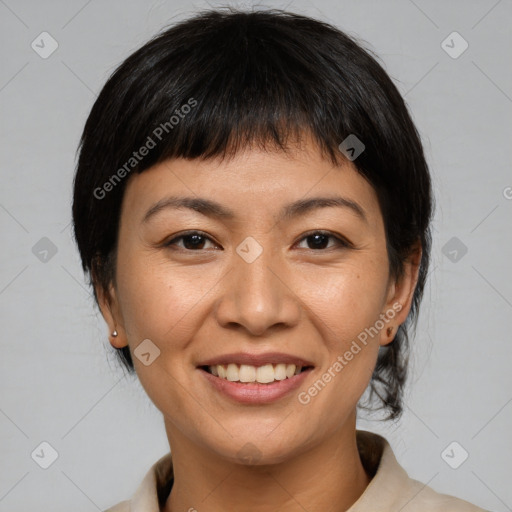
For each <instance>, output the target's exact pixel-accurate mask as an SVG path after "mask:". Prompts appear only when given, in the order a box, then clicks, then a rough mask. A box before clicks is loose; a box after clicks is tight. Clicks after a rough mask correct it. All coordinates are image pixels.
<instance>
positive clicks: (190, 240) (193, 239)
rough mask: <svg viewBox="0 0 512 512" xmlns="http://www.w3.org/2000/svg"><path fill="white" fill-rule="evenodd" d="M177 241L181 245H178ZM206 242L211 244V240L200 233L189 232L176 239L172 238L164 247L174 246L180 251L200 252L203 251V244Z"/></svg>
mask: <svg viewBox="0 0 512 512" xmlns="http://www.w3.org/2000/svg"><path fill="white" fill-rule="evenodd" d="M178 241H183V243H182V245H179V244H178ZM208 241H210V242H211V241H212V240H211V239H210V238H208V237H207V236H206V235H204V234H203V233H201V232H200V231H191V232H189V233H185V234H182V235H180V236H178V237H176V238H173V239H172V240H169V242H166V243H165V246H166V247H170V246H176V247H178V248H180V249H185V250H188V251H195V250H199V251H201V250H203V249H205V244H206V243H207V242H208Z"/></svg>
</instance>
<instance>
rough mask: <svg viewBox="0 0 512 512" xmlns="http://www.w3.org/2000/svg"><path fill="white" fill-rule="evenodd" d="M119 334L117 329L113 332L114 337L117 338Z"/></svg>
mask: <svg viewBox="0 0 512 512" xmlns="http://www.w3.org/2000/svg"><path fill="white" fill-rule="evenodd" d="M117 334H118V333H117V331H116V330H114V332H113V333H112V337H113V338H117Z"/></svg>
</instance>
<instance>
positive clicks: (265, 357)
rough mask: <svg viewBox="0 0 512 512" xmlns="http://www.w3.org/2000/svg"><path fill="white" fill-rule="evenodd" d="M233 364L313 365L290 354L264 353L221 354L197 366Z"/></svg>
mask: <svg viewBox="0 0 512 512" xmlns="http://www.w3.org/2000/svg"><path fill="white" fill-rule="evenodd" d="M229 363H234V364H237V365H241V364H247V365H251V366H263V365H265V364H281V363H282V364H294V365H295V366H313V363H311V362H310V361H307V360H306V359H303V358H302V357H297V356H294V355H291V354H283V353H281V352H265V353H263V354H251V353H248V352H236V353H232V354H223V355H221V356H217V357H212V358H211V359H208V360H206V361H203V362H201V363H200V364H198V366H215V365H218V364H222V365H227V364H229Z"/></svg>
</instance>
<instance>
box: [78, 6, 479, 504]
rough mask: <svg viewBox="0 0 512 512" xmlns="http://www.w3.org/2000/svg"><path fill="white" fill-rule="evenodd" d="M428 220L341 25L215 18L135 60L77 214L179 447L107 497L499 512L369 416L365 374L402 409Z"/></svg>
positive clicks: (426, 190)
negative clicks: (470, 498) (442, 484)
mask: <svg viewBox="0 0 512 512" xmlns="http://www.w3.org/2000/svg"><path fill="white" fill-rule="evenodd" d="M431 216H432V197H431V182H430V176H429V171H428V167H427V164H426V161H425V158H424V154H423V149H422V146H421V142H420V139H419V136H418V133H417V131H416V129H415V127H414V125H413V123H412V121H411V118H410V116H409V113H408V111H407V108H406V106H405V104H404V101H403V100H402V98H401V97H400V94H399V93H398V91H397V89H396V87H395V86H394V85H393V83H392V81H391V80H390V78H389V77H388V76H387V74H386V73H385V71H384V70H383V69H382V67H381V66H380V65H379V64H378V63H377V62H376V60H375V59H374V58H373V57H372V56H371V55H370V54H369V53H368V51H367V50H364V49H363V48H362V47H361V46H360V45H359V44H358V43H357V42H356V41H355V40H354V39H352V38H350V37H348V36H347V35H346V34H344V33H343V32H341V31H339V30H338V29H336V28H335V27H333V26H330V25H328V24H325V23H321V22H319V21H316V20H313V19H310V18H307V17H303V16H299V15H295V14H291V13H287V12H284V11H278V10H267V11H255V12H242V11H236V10H220V11H208V12H203V13H201V14H199V15H197V16H195V17H193V18H191V19H188V20H186V21H184V22H181V23H179V24H177V25H176V26H174V27H171V28H170V29H168V30H166V31H164V32H163V33H161V34H160V35H158V36H156V37H155V38H154V39H153V40H151V41H150V42H148V43H147V44H145V45H144V46H143V47H142V48H140V49H139V50H138V51H136V52H135V53H134V54H133V55H131V56H130V57H129V58H127V59H126V60H125V62H123V63H122V64H121V66H120V67H119V68H118V69H117V70H116V71H115V72H114V74H113V75H112V77H111V78H110V79H109V80H108V82H107V83H106V85H105V86H104V88H103V90H102V91H101V94H100V95H99V97H98V99H97V101H96V103H95V105H94V107H93V109H92V111H91V114H90V116H89V118H88V120H87V123H86V126H85V129H84V132H83V135H82V139H81V144H80V155H79V161H78V166H77V172H76V177H75V189H74V204H73V218H74V227H75V235H76V240H77V244H78V248H79V251H80V255H81V258H82V262H83V268H84V271H86V272H87V273H88V274H89V276H90V278H91V285H92V286H93V289H94V293H95V298H96V300H97V302H98V305H99V307H100V309H101V312H102V314H103V317H104V319H105V321H106V323H107V324H108V328H109V331H110V336H109V339H110V343H111V345H112V346H113V347H115V349H116V350H117V352H118V354H119V357H120V361H121V362H122V363H123V365H124V366H126V368H127V369H128V370H129V371H131V372H133V371H135V372H136V373H137V376H138V378H139V379H140V381H141V383H142V385H143V387H144V389H145V390H146V392H147V393H148V396H149V397H150V399H151V400H152V401H153V402H154V404H155V405H156V407H157V408H158V409H159V410H160V411H161V412H162V414H163V417H164V423H165V428H166V433H167V437H168V440H169V445H170V447H171V451H172V459H171V454H170V453H168V454H167V455H165V456H164V457H162V458H161V459H160V460H159V461H157V462H156V463H155V465H154V466H153V467H152V468H151V470H150V471H149V472H148V474H147V475H146V477H145V479H144V481H143V482H142V483H141V484H140V486H139V488H138V489H137V490H136V491H135V493H134V495H133V497H132V498H131V500H130V501H125V502H122V503H120V504H118V505H116V506H114V507H113V508H111V509H109V510H110V511H116V512H121V511H128V510H131V511H132V512H157V511H165V512H177V511H185V510H188V511H190V512H192V511H203V510H205V511H208V512H216V511H220V510H222V511H226V510H230V511H231V510H250V511H258V512H266V511H275V510H279V511H282V512H289V511H298V510H301V511H303V510H307V511H310V512H313V511H320V510H322V511H326V510H329V511H333V512H334V511H336V512H338V511H340V512H341V511H346V510H350V511H351V512H359V511H367V510H372V511H375V510H379V511H398V510H402V509H404V510H408V511H427V510H428V511H433V510H443V511H446V510H457V511H459V510H460V511H478V510H482V509H480V508H478V507H476V506H474V505H471V504H470V503H467V502H465V501H463V500H460V499H457V498H455V497H450V496H446V495H440V494H437V493H436V492H435V491H434V490H433V489H430V488H428V487H425V486H424V485H422V484H420V483H419V482H417V481H414V480H412V479H410V478H409V477H408V476H407V474H406V473H405V472H404V470H403V469H402V468H401V467H400V466H399V465H398V463H397V461H396V459H395V457H394V455H393V453H392V451H391V448H390V445H389V444H388V443H387V441H386V440H385V439H384V438H382V437H381V436H378V435H376V434H372V433H370V432H364V431H358V430H356V413H357V407H358V403H359V402H360V399H361V396H362V395H363V393H364V391H365V390H366V389H367V388H369V391H370V392H369V399H370V402H371V403H372V404H373V405H374V406H375V407H376V408H381V409H384V410H385V411H387V414H388V418H389V419H395V418H397V417H399V415H400V414H401V412H402V403H401V400H402V390H403V386H404V382H405V377H406V367H407V347H408V332H409V331H410V329H411V328H412V327H414V325H415V322H416V319H417V314H418V308H419V305H420V301H421V297H422V292H423V288H424V285H425V279H426V274H427V270H428V263H429V253H430V245H431V240H430V220H431Z"/></svg>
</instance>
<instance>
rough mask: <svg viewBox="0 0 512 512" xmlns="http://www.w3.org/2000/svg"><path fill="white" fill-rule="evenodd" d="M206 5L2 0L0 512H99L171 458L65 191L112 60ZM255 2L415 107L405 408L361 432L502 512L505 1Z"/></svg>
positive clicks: (511, 18) (509, 409)
mask: <svg viewBox="0 0 512 512" xmlns="http://www.w3.org/2000/svg"><path fill="white" fill-rule="evenodd" d="M216 5H220V4H217V3H216V2H210V3H209V4H207V3H201V2H195V3H191V2H188V1H181V2H179V1H172V2H164V1H151V2H143V1H131V2H121V1H104V2H101V1H100V0H92V1H89V2H86V1H83V0H73V1H64V0H60V1H57V0H55V1H46V2H38V1H15V0H5V1H3V0H0V34H1V36H0V37H1V38H2V41H1V42H2V44H1V47H0V52H1V55H2V60H1V62H2V66H1V69H0V109H1V112H0V119H1V128H0V129H1V148H0V151H1V160H0V161H1V164H2V165H1V181H0V183H1V189H0V226H1V239H2V251H1V253H0V262H1V267H0V268H1V270H0V308H1V309H0V314H1V339H0V343H1V346H0V348H1V358H0V361H1V362H0V365H1V368H0V389H1V396H0V447H1V457H0V460H1V463H0V511H9V512H21V511H26V510H29V509H30V508H33V509H37V510H42V511H52V512H59V511H64V510H73V511H74V512H85V511H93V510H102V509H104V508H107V507H108V506H110V505H112V504H113V503H117V502H118V501H120V500H122V499H126V498H128V497H129V496H130V495H131V494H132V493H133V491H134V489H135V488H136V486H137V485H138V484H139V483H140V481H141V479H142V477H143V475H144V474H145V473H146V471H147V470H148V468H149V467H150V465H151V464H153V463H154V462H155V461H156V460H157V458H159V457H160V456H161V455H163V454H164V453H165V452H166V451H167V450H168V444H167V439H166V436H165V432H164V428H163V423H162V420H161V417H160V413H159V412H158V411H157V410H156V408H155V407H154V406H153V405H152V404H151V402H150V401H149V399H148V398H147V397H146V396H145V393H144V391H143V390H142V388H141V386H140V384H138V381H136V380H135V381H134V380H133V379H131V378H128V379H127V378H125V377H123V372H122V371H121V370H120V369H119V368H118V367H117V366H116V363H115V359H114V358H113V357H112V356H111V355H109V354H110V353H111V352H110V346H109V344H108V340H107V329H106V326H105V325H104V324H103V321H102V319H101V317H100V316H99V314H98V313H97V312H96V310H95V309H94V307H93V301H92V298H91V295H90V293H89V290H88V289H87V287H86V286H85V284H84V278H83V275H82V272H81V268H80V265H79V260H78V254H77V251H76V249H75V246H74V244H73V240H72V237H71V229H70V219H71V216H70V206H71V183H72V176H73V171H74V165H75V160H74V158H75V150H76V146H77V143H78V139H79V135H80V133H81V130H82V128H83V123H84V121H85V119H86V116H87V114H88V112H89V110H90V108H91V106H92V104H93V101H94V99H95V97H96V94H97V93H98V92H99V90H100V88H101V87H102V85H103V84H104V82H105V80H106V78H107V77H108V75H109V74H110V73H111V72H112V71H113V69H114V68H115V66H116V65H118V64H119V63H120V62H121V61H122V60H123V59H124V58H125V57H126V56H128V54H129V53H130V52H132V51H133V50H135V49H136V48H137V47H138V46H140V45H141V44H142V43H143V42H145V41H146V40H147V39H148V38H149V37H150V36H152V35H153V34H154V33H155V32H157V31H158V30H160V29H161V28H162V27H163V26H164V25H165V24H168V23H170V22H173V21H177V20H179V19H182V18H184V17H187V16H189V15H191V14H193V13H194V12H196V11H197V10H198V9H200V8H206V7H208V6H212V7H213V6H216ZM230 5H237V6H239V7H249V6H250V5H252V4H250V3H238V4H234V3H231V4H230ZM259 5H261V6H265V5H266V6H272V7H280V8H288V9H290V10H294V11H296V12H300V13H304V14H309V15H312V16H314V17H317V18H320V19H323V20H326V21H329V22H333V23H334V24H336V25H337V26H339V27H340V28H342V29H344V30H346V31H347V32H349V33H351V34H354V35H357V36H358V37H360V38H362V39H363V40H364V41H366V42H367V44H368V47H370V48H372V49H373V50H375V51H376V52H377V53H378V54H379V55H380V57H381V58H382V62H383V64H384V66H385V68H386V70H387V71H388V73H389V74H390V75H391V77H392V78H393V79H394V81H395V83H396V84H397V86H398V88H399V90H400V91H401V92H402V94H403V95H404V96H405V99H406V101H407V103H408V104H409V106H410V108H411V111H412V114H413V118H414V120H415V122H416V124H417V127H418V130H419V131H420V134H421V136H422V138H423V141H424V144H425V150H426V153H427V157H428V161H429V164H430V166H431V170H432V173H433V177H434V183H435V193H436V197H437V213H436V218H435V224H434V227H435V230H434V236H435V241H434V247H433V261H432V272H431V274H430V277H429V285H428V287H427V290H426V293H425V301H424V304H423V310H422V314H421V318H420V323H419V326H418V334H417V336H416V338H415V340H414V342H413V354H414V355H413V361H412V374H411V379H410V381H409V388H408V392H407V397H406V398H407V404H408V406H407V408H406V411H405V414H404V416H403V418H402V420H401V421H400V423H399V424H398V425H395V424H386V423H384V424H382V423H379V422H377V421H374V420H364V421H363V420H361V421H360V427H361V428H365V429H369V430H373V431H375V432H380V433H382V434H384V435H385V436H386V437H387V438H388V439H389V440H390V442H391V444H392V446H393V448H394V450H395V452H396V455H397V458H398V460H399V462H400V463H401V464H402V465H403V466H404V467H405V469H406V470H407V471H408V472H409V474H410V475H411V476H412V477H414V478H416V479H418V480H421V481H423V482H424V483H428V484H429V485H430V486H432V487H433V488H434V489H436V490H438V491H441V492H446V493H449V494H453V495H457V496H459V497H462V498H464V499H466V500H469V501H472V502H475V503H477V504H478V505H480V506H482V507H484V508H487V509H490V510H494V511H505V510H512V508H511V507H512V487H511V486H510V478H511V476H512V457H511V454H512V436H511V434H510V432H511V424H512V403H511V402H512V386H511V384H512V377H511V372H510V369H509V366H510V355H511V353H512V349H511V347H510V342H511V337H510V332H511V327H512V325H511V324H512V322H511V318H512V314H511V313H512V280H511V276H510V262H511V260H512V243H511V229H510V228H511V220H512V200H511V199H510V198H511V197H512V189H511V188H507V187H512V175H511V172H510V163H511V157H510V149H511V142H512V141H511V132H512V121H511V119H512V116H511V113H512V99H511V96H512V72H511V67H510V58H511V53H512V52H511V47H512V45H511V39H512V31H511V29H510V27H511V22H512V4H511V2H510V0H502V1H495V0H485V1H484V0H482V1H471V2H469V1H453V2H449V3H448V2H444V1H428V2H427V1H420V0H415V1H414V2H413V1H409V0H400V1H398V0H397V1H387V2H382V1H381V2H376V1H368V0H365V1H358V2H356V1H347V0H344V1H334V0H317V1H316V2H315V5H313V3H310V2H305V1H295V2H289V3H286V2H283V3H280V2H268V3H261V4H259ZM43 31H47V32H49V33H50V34H51V36H52V37H53V38H54V39H55V40H56V41H57V42H58V45H59V46H58V49H57V50H56V51H55V52H54V53H53V54H52V55H51V56H50V57H48V58H47V59H43V58H41V57H40V56H39V54H38V53H36V52H35V51H34V50H33V49H32V48H31V43H32V41H34V40H35V41H36V42H37V41H40V38H39V39H38V36H39V34H40V33H41V32H43ZM453 31H457V32H459V33H460V34H461V36H462V37H463V38H464V39H465V40H466V41H467V42H468V44H469V48H468V49H467V50H466V51H465V52H464V53H463V54H462V55H460V56H459V57H458V58H452V57H451V56H450V55H448V53H446V51H445V50H444V49H443V47H442V46H441V43H442V41H443V40H445V39H446V38H447V36H448V35H449V34H451V33H452V32H453ZM448 41H450V39H448ZM39 44H40V45H41V43H39ZM448 44H450V45H451V46H454V49H452V51H456V50H457V49H460V48H461V41H460V40H458V41H457V40H455V41H454V43H451V42H449V43H448ZM45 47H46V48H47V49H48V47H49V46H48V44H45ZM44 237H47V238H48V239H49V240H50V241H51V244H50V243H49V242H48V240H43V241H40V240H41V239H42V238H44ZM453 237H456V240H455V241H452V242H449V241H450V239H452V238H453ZM447 243H449V244H448V245H446V244H447ZM36 244H38V245H36ZM52 244H53V245H54V246H55V249H56V250H57V252H56V253H55V254H53V253H52V250H51V249H52ZM452 244H455V245H452ZM462 244H463V245H462ZM34 246H35V249H33V248H34ZM463 247H466V248H467V253H466V254H464V255H463V251H462V250H461V249H463ZM55 249H54V250H55ZM45 250H48V251H49V252H47V253H45V252H44V251H45ZM454 250H455V252H453V251H454ZM461 256H462V257H461ZM43 441H46V442H47V443H49V444H50V445H51V446H52V447H53V448H54V449H55V450H56V452H57V453H58V458H57V460H56V461H55V462H54V463H53V464H52V465H51V466H50V467H49V468H48V469H42V468H41V467H40V466H39V465H38V464H36V462H35V461H34V460H33V459H32V458H31V453H32V452H33V451H34V450H36V449H38V450H39V453H40V448H38V447H39V445H40V443H41V442H43ZM453 441H456V442H457V443H459V445H460V447H459V446H458V445H457V446H456V447H455V449H454V451H453V452H452V451H450V450H448V453H449V455H451V457H450V458H449V459H450V462H451V463H452V464H455V463H457V462H458V461H459V462H460V460H461V457H462V455H463V453H464V452H462V450H466V451H467V452H468V453H469V457H468V459H467V460H466V461H465V462H464V463H463V464H462V465H460V467H459V468H458V469H452V467H450V466H449V465H448V464H447V463H446V462H445V460H443V457H442V456H441V454H442V452H443V450H444V449H445V448H446V447H447V446H448V445H449V444H450V443H452V442H453ZM36 452H37V450H36ZM44 453H45V457H47V454H48V453H49V452H48V450H46V452H44ZM35 458H37V457H35ZM445 459H446V456H445Z"/></svg>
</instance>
